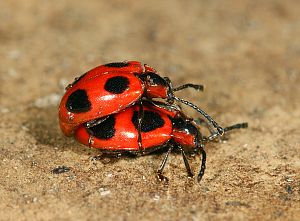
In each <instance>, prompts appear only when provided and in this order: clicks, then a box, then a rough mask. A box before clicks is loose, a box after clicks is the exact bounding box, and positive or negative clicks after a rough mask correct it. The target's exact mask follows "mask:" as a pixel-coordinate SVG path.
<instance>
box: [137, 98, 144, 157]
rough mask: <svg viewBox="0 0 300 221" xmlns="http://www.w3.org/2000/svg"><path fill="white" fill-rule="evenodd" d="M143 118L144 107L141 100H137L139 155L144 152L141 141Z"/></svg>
mask: <svg viewBox="0 0 300 221" xmlns="http://www.w3.org/2000/svg"><path fill="white" fill-rule="evenodd" d="M143 118H144V107H143V103H142V101H140V102H139V113H138V145H139V152H140V154H141V155H143V154H144V151H143V143H142V132H141V131H142V123H143Z"/></svg>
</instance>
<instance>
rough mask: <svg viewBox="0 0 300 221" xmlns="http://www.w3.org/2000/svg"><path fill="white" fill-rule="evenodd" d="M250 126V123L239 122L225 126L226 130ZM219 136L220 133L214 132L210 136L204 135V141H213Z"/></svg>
mask: <svg viewBox="0 0 300 221" xmlns="http://www.w3.org/2000/svg"><path fill="white" fill-rule="evenodd" d="M247 127H248V123H245V122H244V123H239V124H234V125H231V126H229V127H225V128H224V132H227V131H230V130H235V129H242V128H247ZM217 136H218V133H212V134H211V135H210V136H208V137H203V138H204V139H203V140H204V141H211V140H213V139H215V138H216V137H217Z"/></svg>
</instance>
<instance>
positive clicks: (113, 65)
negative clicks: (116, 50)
mask: <svg viewBox="0 0 300 221" xmlns="http://www.w3.org/2000/svg"><path fill="white" fill-rule="evenodd" d="M104 66H105V67H109V68H124V67H127V66H129V63H128V62H125V61H123V62H112V63H108V64H105V65H104Z"/></svg>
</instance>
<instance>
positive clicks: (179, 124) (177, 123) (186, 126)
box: [171, 117, 198, 135]
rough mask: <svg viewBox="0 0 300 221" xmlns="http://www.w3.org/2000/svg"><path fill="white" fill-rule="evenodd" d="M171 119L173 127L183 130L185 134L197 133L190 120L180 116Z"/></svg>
mask: <svg viewBox="0 0 300 221" xmlns="http://www.w3.org/2000/svg"><path fill="white" fill-rule="evenodd" d="M171 121H172V124H173V128H174V129H177V130H179V131H183V132H185V133H187V134H193V135H197V134H198V129H197V128H196V127H195V126H194V125H193V124H192V123H191V122H189V121H186V120H184V119H183V118H181V117H177V118H172V119H171Z"/></svg>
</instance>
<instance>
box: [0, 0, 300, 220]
mask: <svg viewBox="0 0 300 221" xmlns="http://www.w3.org/2000/svg"><path fill="white" fill-rule="evenodd" d="M0 8H1V9H0V55H1V60H0V63H1V65H0V73H1V76H0V77H1V78H0V80H1V87H0V96H1V101H0V113H1V121H0V133H1V142H0V164H1V171H0V198H1V200H0V219H1V220H300V161H299V156H300V130H299V126H300V102H299V101H300V98H299V94H300V87H299V85H300V72H299V70H300V59H299V58H300V39H299V36H300V19H299V18H300V17H299V14H300V1H297V0H294V1H292V0H291V1H281V0H278V1H275V0H274V1H271V0H267V1H252V0H248V1H240V0H230V1H217V0H212V1H204V0H201V1H200V0H199V1H198V0H188V1H187V0H178V1H171V0H165V1H132V0H128V1H122V0H119V1H117V0H111V1H96V0H95V1H80V2H79V1H71V0H70V1H60V0H54V1H34V0H18V1H17V0H16V1H13V0H12V1H1V2H0ZM122 60H139V61H142V62H144V63H147V64H149V65H152V66H154V67H155V68H156V69H157V70H159V71H160V73H162V75H164V76H169V77H170V78H171V79H172V81H173V83H174V84H175V85H178V84H180V83H186V82H194V83H196V82H198V83H202V84H204V85H205V86H206V90H205V92H204V93H198V92H193V91H185V92H180V93H179V94H178V96H180V97H182V98H185V99H188V100H190V101H193V102H195V103H196V104H198V105H199V106H201V107H202V108H203V109H205V110H206V111H207V112H209V113H210V114H211V115H212V116H214V117H215V119H216V120H217V121H218V122H219V123H221V124H222V125H224V126H225V125H229V124H232V123H236V122H243V121H247V122H249V125H250V128H249V129H247V130H241V131H235V132H232V133H231V134H229V135H228V136H227V138H228V139H227V140H226V142H223V143H217V142H216V143H211V144H209V145H207V146H206V150H207V157H208V159H207V170H206V174H205V176H204V178H203V181H202V182H201V183H200V184H198V183H197V182H195V181H194V180H190V179H188V178H187V177H186V173H185V169H184V165H183V163H182V159H181V156H180V155H179V154H172V156H171V159H170V162H169V164H168V166H167V168H166V171H165V175H166V176H168V177H169V179H170V182H169V185H163V184H162V183H159V182H158V181H157V180H156V179H155V171H156V169H157V168H158V166H159V164H160V162H161V159H162V157H163V155H162V154H157V155H149V156H145V157H140V158H122V159H120V160H110V161H109V160H102V161H92V160H91V159H92V157H93V156H96V155H97V154H99V152H98V151H96V150H90V149H88V148H87V147H85V146H83V145H81V144H78V143H77V142H75V141H74V140H73V139H70V138H66V137H64V136H63V135H62V133H61V131H60V129H59V126H58V119H57V110H58V109H57V106H58V102H59V100H60V98H61V96H62V94H63V92H64V87H65V86H66V85H67V84H68V83H69V82H71V81H72V80H73V79H74V77H76V76H79V75H80V74H82V73H84V72H85V71H86V70H88V69H90V68H92V67H94V66H97V65H99V64H103V63H107V62H112V61H122ZM186 111H187V112H188V113H190V114H193V116H196V114H195V113H194V112H193V111H191V110H188V109H186ZM190 162H191V166H192V168H193V171H196V170H198V167H199V159H198V157H190ZM59 166H66V167H69V168H70V171H68V172H65V173H61V174H53V173H52V170H53V169H54V168H57V167H59Z"/></svg>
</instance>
